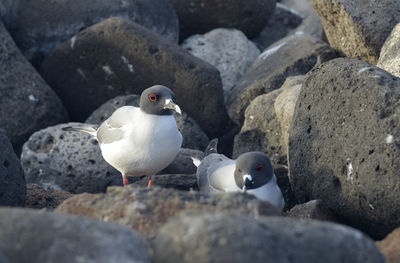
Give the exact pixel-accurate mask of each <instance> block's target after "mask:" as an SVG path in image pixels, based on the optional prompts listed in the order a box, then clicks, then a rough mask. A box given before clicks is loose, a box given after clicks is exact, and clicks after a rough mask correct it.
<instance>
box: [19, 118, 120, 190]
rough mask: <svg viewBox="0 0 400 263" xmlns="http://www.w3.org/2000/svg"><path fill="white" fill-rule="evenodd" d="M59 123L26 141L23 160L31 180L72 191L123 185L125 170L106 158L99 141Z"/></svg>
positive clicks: (53, 187)
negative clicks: (122, 174)
mask: <svg viewBox="0 0 400 263" xmlns="http://www.w3.org/2000/svg"><path fill="white" fill-rule="evenodd" d="M76 124H77V123H66V124H59V125H56V126H52V127H48V128H46V129H44V130H40V131H38V132H36V133H34V134H33V135H32V136H31V137H30V138H29V140H28V141H27V142H26V143H25V144H24V147H23V149H22V154H21V163H22V167H23V169H24V171H25V175H26V181H27V182H28V183H35V184H39V185H41V186H42V187H44V188H45V189H47V188H50V189H54V190H58V191H66V192H70V193H82V192H89V193H98V192H104V191H105V190H106V188H107V186H110V185H122V176H121V174H120V173H119V172H118V171H117V170H115V169H114V168H113V167H111V166H110V165H109V164H107V163H106V161H104V159H103V157H102V156H101V151H100V147H99V146H98V144H97V141H95V140H94V139H91V137H90V135H88V134H84V133H80V132H66V131H63V130H62V128H63V127H66V126H71V125H76Z"/></svg>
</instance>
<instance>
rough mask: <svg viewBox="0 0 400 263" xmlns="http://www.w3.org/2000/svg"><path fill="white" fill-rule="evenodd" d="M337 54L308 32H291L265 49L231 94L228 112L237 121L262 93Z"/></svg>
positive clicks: (242, 118)
mask: <svg viewBox="0 0 400 263" xmlns="http://www.w3.org/2000/svg"><path fill="white" fill-rule="evenodd" d="M334 57H336V55H335V52H334V51H333V50H332V49H331V48H330V47H329V46H328V45H327V44H325V43H323V42H321V41H319V40H316V39H315V38H313V37H310V36H307V35H291V36H288V37H285V38H283V39H282V40H280V41H278V42H276V43H275V44H273V45H272V46H270V47H268V48H267V49H266V50H264V51H263V52H262V53H261V55H260V56H259V57H258V58H257V59H256V61H255V62H254V63H253V65H252V66H251V68H250V69H249V70H248V71H247V72H246V73H245V74H244V75H243V77H242V78H241V79H240V80H239V82H238V83H237V84H236V85H235V87H234V88H233V89H232V92H231V93H230V94H229V96H228V100H227V103H226V107H227V109H228V114H229V116H230V117H231V119H232V120H233V121H235V122H236V123H238V124H241V123H243V120H244V112H245V110H246V108H247V106H248V105H249V104H250V102H251V101H252V100H253V99H254V98H256V97H257V96H259V95H262V94H266V93H269V92H271V91H273V90H275V89H278V88H280V87H281V86H282V84H283V82H284V81H285V79H286V77H288V76H293V75H303V74H305V73H307V72H308V71H309V70H310V69H312V68H313V67H314V66H315V65H318V64H319V63H322V62H324V61H327V60H330V59H332V58H334Z"/></svg>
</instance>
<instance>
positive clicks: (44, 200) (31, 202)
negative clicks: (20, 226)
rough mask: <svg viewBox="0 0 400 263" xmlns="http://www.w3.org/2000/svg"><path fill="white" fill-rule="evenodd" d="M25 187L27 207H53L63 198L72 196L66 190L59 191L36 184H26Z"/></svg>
mask: <svg viewBox="0 0 400 263" xmlns="http://www.w3.org/2000/svg"><path fill="white" fill-rule="evenodd" d="M27 188H28V189H27V194H26V202H25V207H28V208H36V209H42V208H46V209H54V208H56V207H57V206H58V205H59V204H61V203H62V202H63V201H64V200H65V199H68V198H70V197H72V196H73V195H72V194H71V193H68V192H60V191H57V190H53V189H47V190H46V189H44V188H43V187H42V186H40V185H37V184H28V185H27Z"/></svg>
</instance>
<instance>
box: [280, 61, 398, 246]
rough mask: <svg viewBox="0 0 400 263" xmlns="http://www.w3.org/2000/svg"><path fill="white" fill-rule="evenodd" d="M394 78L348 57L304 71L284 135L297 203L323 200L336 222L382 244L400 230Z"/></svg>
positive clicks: (396, 87)
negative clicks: (286, 141)
mask: <svg viewBox="0 0 400 263" xmlns="http://www.w3.org/2000/svg"><path fill="white" fill-rule="evenodd" d="M399 97H400V79H399V78H396V77H394V76H393V75H391V74H389V73H387V72H386V71H384V70H381V69H379V68H376V67H374V66H373V65H371V64H369V63H366V62H362V61H358V60H352V59H346V58H339V59H335V60H332V61H329V62H327V63H325V64H323V65H321V66H320V67H318V68H316V69H315V70H313V71H312V72H310V73H309V74H308V76H307V78H306V80H305V82H304V83H303V86H302V89H301V92H300V95H299V99H298V101H297V104H296V109H295V114H294V116H293V123H292V126H291V131H290V137H289V157H288V158H289V174H290V180H291V185H292V189H293V191H294V193H295V195H296V197H297V198H298V199H299V201H300V202H306V201H308V200H311V199H321V200H323V201H324V203H325V204H326V205H327V207H328V208H329V209H330V210H332V212H334V214H335V215H336V216H338V217H339V219H340V220H343V221H344V222H346V223H348V224H351V225H352V226H355V227H357V228H360V229H362V230H364V231H366V232H367V233H369V234H370V235H372V236H374V237H376V238H382V237H384V236H385V235H386V234H388V233H390V232H391V231H392V230H393V229H394V228H395V227H397V226H399V225H400V218H399V217H398V215H399V213H400V203H399V202H398V200H399V199H400V181H399V180H398V170H399V167H400V156H399V141H400V137H399V136H400V134H399V130H398V127H399V126H400V115H399V114H398V112H399V111H400V108H399Z"/></svg>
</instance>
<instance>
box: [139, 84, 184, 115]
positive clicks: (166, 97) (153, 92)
mask: <svg viewBox="0 0 400 263" xmlns="http://www.w3.org/2000/svg"><path fill="white" fill-rule="evenodd" d="M174 97H175V94H174V93H173V92H172V91H171V90H170V89H169V88H167V87H164V86H161V85H156V86H152V87H150V88H148V89H145V90H144V91H143V92H142V94H141V95H140V109H141V110H142V111H143V112H145V113H148V114H155V115H172V114H173V112H174V111H176V112H177V113H179V114H180V113H181V109H180V108H179V106H178V105H176V104H175V103H174Z"/></svg>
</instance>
